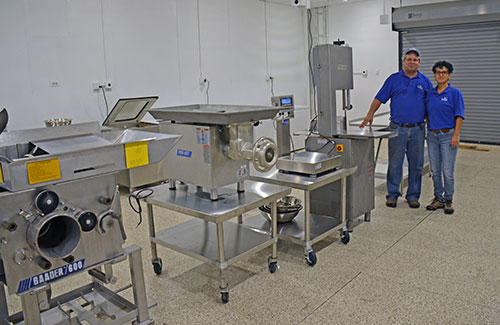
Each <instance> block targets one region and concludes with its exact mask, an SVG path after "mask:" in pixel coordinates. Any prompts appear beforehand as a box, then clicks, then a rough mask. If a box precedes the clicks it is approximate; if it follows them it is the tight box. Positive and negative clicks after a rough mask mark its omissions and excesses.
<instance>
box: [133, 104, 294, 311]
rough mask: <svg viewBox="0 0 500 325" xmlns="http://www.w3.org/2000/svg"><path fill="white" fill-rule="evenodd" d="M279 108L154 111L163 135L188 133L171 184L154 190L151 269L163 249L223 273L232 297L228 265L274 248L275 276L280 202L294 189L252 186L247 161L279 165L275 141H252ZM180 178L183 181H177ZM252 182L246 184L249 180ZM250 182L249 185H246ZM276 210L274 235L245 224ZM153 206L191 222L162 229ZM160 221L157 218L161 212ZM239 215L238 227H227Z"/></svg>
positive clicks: (225, 291)
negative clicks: (246, 218)
mask: <svg viewBox="0 0 500 325" xmlns="http://www.w3.org/2000/svg"><path fill="white" fill-rule="evenodd" d="M279 110H280V109H279V108H272V107H261V106H237V105H231V106H229V105H189V106H180V107H168V108H156V109H151V110H150V113H151V114H152V115H153V116H154V117H155V118H156V119H163V120H165V122H160V124H159V126H160V132H162V133H172V132H173V133H174V134H180V135H182V136H183V137H182V139H181V140H180V142H179V143H178V144H177V145H176V146H175V148H174V149H173V150H172V151H170V153H169V154H167V157H166V159H165V161H166V163H167V165H168V168H167V169H166V172H167V176H168V179H169V184H163V185H158V186H154V187H152V188H151V190H152V191H153V194H152V195H150V196H148V197H147V198H144V199H143V200H144V201H145V202H146V203H147V210H148V224H149V232H150V233H149V234H150V238H151V255H152V263H153V270H154V272H155V273H157V274H160V273H161V272H162V268H163V262H162V260H161V258H160V257H159V256H158V251H157V245H162V246H165V247H168V248H170V249H173V250H176V251H178V252H181V253H183V254H186V255H189V256H191V257H195V258H198V259H200V260H202V261H205V262H212V263H214V264H215V265H216V267H217V268H219V270H220V288H219V289H220V294H221V300H222V302H223V303H227V302H228V300H229V284H228V282H227V281H226V280H225V277H224V272H225V270H226V269H227V268H228V266H229V265H230V264H231V263H233V262H235V261H237V260H239V259H241V258H243V257H245V256H247V255H248V254H252V253H255V252H257V251H259V250H262V249H264V248H266V247H269V246H272V254H271V256H269V258H268V266H269V271H270V272H271V273H274V272H275V271H276V270H277V233H276V231H277V217H276V200H278V199H280V198H282V197H284V196H286V195H287V194H289V193H290V192H291V189H290V188H289V187H286V186H280V185H272V184H264V183H261V182H254V181H247V179H248V178H249V167H250V166H249V164H250V162H252V165H253V167H254V168H255V169H257V170H260V171H267V170H269V168H271V167H272V166H273V165H274V164H275V163H276V161H277V158H278V152H277V147H276V145H275V143H274V141H273V140H272V139H270V138H266V137H261V138H259V139H258V140H257V141H255V142H254V135H253V131H254V130H253V128H254V124H255V123H258V121H260V120H263V119H271V118H273V117H274V116H275V115H276V113H277V112H278V111H279ZM176 180H177V181H180V182H176ZM245 181H246V183H245ZM245 184H246V185H245ZM266 204H268V205H270V207H271V208H270V210H271V211H270V214H271V225H272V226H271V231H270V232H269V233H261V232H257V231H254V230H253V229H251V228H249V227H247V226H245V225H243V224H242V214H243V213H245V212H247V211H250V210H254V209H257V208H258V207H260V206H262V205H266ZM153 206H158V207H163V208H166V209H169V210H173V211H176V212H179V213H183V214H186V215H189V216H191V217H193V219H192V220H189V221H186V222H184V223H181V224H179V225H175V226H173V227H171V228H168V229H163V230H160V231H157V230H156V229H155V221H154V217H155V216H154V215H153ZM156 217H158V213H156ZM232 218H238V223H235V222H228V220H229V219H232Z"/></svg>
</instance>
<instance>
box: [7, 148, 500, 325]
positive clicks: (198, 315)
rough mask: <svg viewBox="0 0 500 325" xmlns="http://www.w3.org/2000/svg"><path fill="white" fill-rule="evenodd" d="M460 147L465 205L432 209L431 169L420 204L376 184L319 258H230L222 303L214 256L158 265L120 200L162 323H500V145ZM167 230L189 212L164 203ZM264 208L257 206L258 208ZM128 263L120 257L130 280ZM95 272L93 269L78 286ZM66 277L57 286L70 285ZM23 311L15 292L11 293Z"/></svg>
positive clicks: (282, 249)
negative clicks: (347, 233) (275, 263)
mask: <svg viewBox="0 0 500 325" xmlns="http://www.w3.org/2000/svg"><path fill="white" fill-rule="evenodd" d="M479 148H486V149H489V151H474V150H468V149H461V150H459V156H458V159H457V164H456V193H455V201H454V206H455V209H456V212H455V214H453V215H445V214H444V213H443V211H442V210H439V211H435V212H430V211H426V210H425V204H427V203H428V202H429V201H430V200H431V198H432V181H431V179H430V178H429V177H428V176H424V179H423V194H422V198H421V203H422V207H421V208H420V209H417V210H413V209H410V208H409V207H408V205H407V204H406V203H405V202H403V201H402V200H401V199H400V200H399V202H398V203H399V204H398V207H397V208H396V209H391V208H387V207H385V205H384V202H385V199H384V195H385V188H384V186H383V185H381V186H377V190H376V208H375V210H374V211H373V212H372V222H369V223H361V224H360V225H359V226H357V227H356V228H355V229H354V232H353V233H352V237H351V241H350V243H349V244H348V245H343V244H341V243H340V242H339V240H338V236H335V237H328V238H326V239H325V240H323V241H321V242H319V243H317V244H316V245H314V249H315V251H316V253H317V256H318V263H317V265H316V266H314V267H309V266H307V265H306V263H305V261H304V258H303V247H302V246H300V245H296V244H291V243H288V242H281V241H280V242H279V249H278V255H279V256H278V258H279V266H280V268H279V270H278V271H277V272H276V273H275V274H270V273H269V271H268V268H267V256H268V255H270V249H265V250H264V251H261V252H259V253H257V254H255V255H253V256H251V257H249V258H248V259H245V260H242V261H239V262H237V263H236V264H235V265H233V266H231V267H230V268H229V272H228V280H229V283H230V286H231V287H230V301H229V303H228V304H226V305H223V304H221V302H220V295H219V291H218V286H219V281H218V271H217V269H215V267H213V266H212V265H209V264H206V263H202V262H199V261H198V260H195V259H193V258H190V257H187V256H184V255H181V254H178V253H176V252H173V251H171V250H169V249H166V248H163V247H160V248H159V254H160V256H161V257H162V259H163V263H164V268H163V270H164V272H163V274H162V275H161V276H155V275H154V273H153V270H152V267H151V264H150V249H149V242H148V234H147V223H146V222H145V221H144V222H143V223H142V224H141V225H140V226H139V227H137V228H136V224H137V221H138V217H137V215H136V214H134V213H133V212H132V210H131V209H130V207H129V206H128V203H127V200H126V197H124V198H123V200H122V208H123V213H124V218H125V220H126V230H127V234H128V240H127V244H137V245H139V246H141V247H143V261H144V265H145V267H144V272H145V275H146V286H147V291H148V296H149V299H150V302H153V301H156V302H157V303H158V306H157V307H155V308H153V309H151V311H150V313H151V315H152V317H153V318H154V319H155V321H156V323H157V324H208V323H237V324H244V323H248V324H274V323H279V324H388V323H391V324H401V323H408V324H500V213H499V211H500V164H499V163H498V161H500V147H498V146H479ZM155 213H156V215H158V216H163V217H164V218H157V229H164V228H167V227H169V226H171V225H175V224H177V223H179V222H182V221H184V220H189V219H188V218H187V217H185V216H181V215H178V214H175V213H172V212H169V211H167V210H164V209H161V208H155ZM256 213H257V212H256ZM128 272H129V271H128V266H127V263H121V264H118V265H117V266H116V274H117V275H118V277H119V278H120V281H119V282H118V284H116V285H115V286H114V287H116V288H118V287H121V286H123V284H124V283H125V282H126V281H125V280H126V279H128ZM84 280H86V277H85V276H83V275H79V276H76V277H75V279H74V280H73V281H71V287H72V286H73V285H77V284H78V283H80V282H82V281H84ZM69 287H70V286H69V284H68V283H67V281H66V282H65V281H61V282H59V283H57V284H56V285H55V286H54V291H56V292H57V291H59V292H61V291H64V290H68V288H69ZM9 302H10V305H11V308H12V309H13V310H15V309H19V301H18V299H17V298H16V297H15V296H11V297H9Z"/></svg>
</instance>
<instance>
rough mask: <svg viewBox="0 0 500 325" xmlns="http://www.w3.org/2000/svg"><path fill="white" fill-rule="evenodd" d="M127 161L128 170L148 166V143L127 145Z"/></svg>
mask: <svg viewBox="0 0 500 325" xmlns="http://www.w3.org/2000/svg"><path fill="white" fill-rule="evenodd" d="M125 161H126V162H127V168H133V167H139V166H144V165H148V164H149V153H148V142H147V141H141V142H134V143H125Z"/></svg>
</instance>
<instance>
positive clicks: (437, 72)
mask: <svg viewBox="0 0 500 325" xmlns="http://www.w3.org/2000/svg"><path fill="white" fill-rule="evenodd" d="M434 74H435V75H441V76H446V75H448V74H450V73H449V72H448V71H436V72H434Z"/></svg>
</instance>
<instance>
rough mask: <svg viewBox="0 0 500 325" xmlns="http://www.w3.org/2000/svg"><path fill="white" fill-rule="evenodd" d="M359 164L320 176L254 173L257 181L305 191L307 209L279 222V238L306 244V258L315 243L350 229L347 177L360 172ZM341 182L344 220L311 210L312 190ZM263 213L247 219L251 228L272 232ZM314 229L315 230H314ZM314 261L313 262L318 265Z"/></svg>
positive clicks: (246, 221)
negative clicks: (293, 217) (285, 220)
mask: <svg viewBox="0 0 500 325" xmlns="http://www.w3.org/2000/svg"><path fill="white" fill-rule="evenodd" d="M357 169H358V167H352V168H348V169H339V170H337V171H333V172H331V173H328V174H326V175H322V176H319V177H310V176H302V175H297V174H286V173H282V172H279V171H278V170H273V171H271V172H268V173H266V174H262V175H260V174H259V175H251V176H250V179H252V180H255V181H262V182H267V183H271V184H276V185H283V186H290V187H292V188H296V189H299V190H302V191H304V211H303V212H302V211H301V213H300V214H299V216H298V217H296V219H295V220H292V221H291V222H287V223H283V224H280V225H278V233H279V234H278V238H280V239H286V240H290V241H292V242H295V243H298V244H303V245H304V250H305V255H306V260H307V261H308V263H309V264H310V265H311V263H310V260H308V258H309V255H310V254H311V253H314V251H313V249H312V245H313V244H314V243H316V242H318V241H320V240H322V239H324V238H325V237H327V236H329V235H331V234H332V233H333V232H335V231H338V230H340V232H341V236H342V233H343V232H345V231H347V214H346V183H347V182H346V178H347V177H348V176H350V175H352V174H354V173H355V172H356V170H357ZM339 180H340V181H341V188H342V190H341V193H342V198H341V202H342V207H341V209H342V213H341V216H342V218H341V220H340V221H339V220H338V219H335V218H332V217H330V216H326V215H319V214H312V213H311V211H310V210H311V191H313V190H316V189H319V188H321V187H323V186H325V185H328V184H330V183H333V182H337V181H339ZM262 220H263V219H262V217H261V216H254V217H252V218H249V219H247V220H245V224H246V225H248V226H250V227H255V228H256V229H259V230H261V231H263V232H268V231H269V225H268V224H267V223H265V222H262ZM302 220H303V222H304V223H303V228H301V224H300V221H302ZM312 228H314V233H312V231H311V229H312ZM314 264H315V262H314V263H312V265H314ZM312 265H311V266H312Z"/></svg>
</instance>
